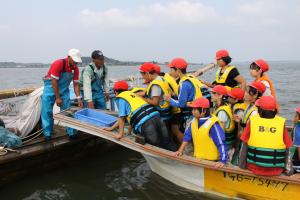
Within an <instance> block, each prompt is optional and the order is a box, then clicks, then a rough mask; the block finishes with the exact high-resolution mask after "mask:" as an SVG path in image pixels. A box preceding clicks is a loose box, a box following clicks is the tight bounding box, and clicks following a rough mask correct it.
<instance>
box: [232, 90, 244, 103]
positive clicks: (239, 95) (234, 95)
mask: <svg viewBox="0 0 300 200" xmlns="http://www.w3.org/2000/svg"><path fill="white" fill-rule="evenodd" d="M244 95H245V91H244V90H242V89H241V88H233V89H232V90H231V91H229V92H228V96H230V97H232V98H235V99H237V100H243V99H244Z"/></svg>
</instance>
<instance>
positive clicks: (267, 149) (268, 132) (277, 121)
mask: <svg viewBox="0 0 300 200" xmlns="http://www.w3.org/2000/svg"><path fill="white" fill-rule="evenodd" d="M284 125H285V119H284V118H282V117H279V116H275V117H274V118H273V119H266V118H261V117H260V116H259V115H255V116H252V117H251V118H250V137H249V140H248V154H247V161H248V162H250V163H253V164H256V165H259V166H263V167H284V164H285V157H286V152H285V151H286V145H285V143H284V140H283V135H284Z"/></svg>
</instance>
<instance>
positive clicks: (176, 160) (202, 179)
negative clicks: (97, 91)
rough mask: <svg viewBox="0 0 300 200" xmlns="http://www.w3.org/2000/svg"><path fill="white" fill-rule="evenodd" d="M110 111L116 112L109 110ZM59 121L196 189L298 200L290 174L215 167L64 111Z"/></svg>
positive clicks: (299, 185) (297, 185) (299, 184)
mask: <svg viewBox="0 0 300 200" xmlns="http://www.w3.org/2000/svg"><path fill="white" fill-rule="evenodd" d="M109 114H114V113H112V112H110V113H109ZM54 119H55V120H58V121H59V124H61V125H64V126H68V127H72V128H75V129H77V130H80V131H83V132H85V133H88V134H91V135H93V136H97V137H100V138H103V139H106V140H109V141H111V142H114V143H116V144H119V145H122V146H124V147H126V148H128V149H132V150H134V151H137V152H139V153H141V154H142V155H143V156H144V158H145V159H146V161H147V163H148V164H149V166H150V168H151V170H152V171H153V172H155V173H157V174H158V175H160V176H161V177H163V178H165V179H167V180H169V181H170V182H172V183H174V184H176V185H179V186H181V187H184V188H187V189H189V190H194V191H197V192H202V193H208V194H214V195H218V196H221V197H226V198H234V199H263V200H266V199H276V200H279V199H289V200H296V199H297V200H298V199H299V195H300V179H298V178H296V177H288V176H284V175H282V176H274V177H264V176H256V175H254V174H253V173H252V172H250V171H249V170H244V169H240V168H238V167H236V166H229V165H227V166H225V167H223V168H216V167H215V162H212V161H207V160H200V159H196V158H194V157H192V156H187V155H183V156H181V157H177V156H175V154H174V152H171V151H168V150H165V149H162V148H159V147H156V146H152V145H150V144H144V145H142V144H139V143H136V142H135V136H134V135H126V136H125V137H123V138H121V139H120V140H116V139H115V138H114V134H115V133H114V132H110V131H106V130H104V129H103V128H102V127H99V126H96V125H93V124H90V123H87V122H83V121H80V120H78V119H75V118H73V117H71V116H70V115H68V114H67V111H63V112H61V113H58V114H56V115H55V116H54Z"/></svg>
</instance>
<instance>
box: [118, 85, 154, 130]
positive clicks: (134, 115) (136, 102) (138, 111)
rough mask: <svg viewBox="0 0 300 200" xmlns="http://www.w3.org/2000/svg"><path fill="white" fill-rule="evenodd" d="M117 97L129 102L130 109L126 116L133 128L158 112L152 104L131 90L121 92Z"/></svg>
mask: <svg viewBox="0 0 300 200" xmlns="http://www.w3.org/2000/svg"><path fill="white" fill-rule="evenodd" d="M117 98H122V99H124V100H126V101H127V102H128V103H129V105H130V107H131V111H130V114H129V115H128V116H127V117H126V118H127V121H128V122H129V123H130V125H131V126H132V127H133V128H135V127H136V125H141V124H142V123H144V122H145V121H147V120H148V119H150V118H152V117H153V116H154V115H155V112H156V113H158V111H157V110H156V109H155V108H154V107H153V106H151V105H149V104H148V103H147V102H146V101H144V100H143V99H142V98H140V97H139V96H137V95H136V94H135V93H133V92H131V91H124V92H121V93H120V94H119V95H118V96H117Z"/></svg>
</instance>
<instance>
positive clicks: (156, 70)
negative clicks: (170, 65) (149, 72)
mask: <svg viewBox="0 0 300 200" xmlns="http://www.w3.org/2000/svg"><path fill="white" fill-rule="evenodd" d="M154 71H155V73H157V74H160V66H159V65H155V64H154Z"/></svg>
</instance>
